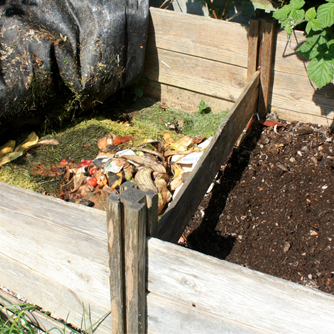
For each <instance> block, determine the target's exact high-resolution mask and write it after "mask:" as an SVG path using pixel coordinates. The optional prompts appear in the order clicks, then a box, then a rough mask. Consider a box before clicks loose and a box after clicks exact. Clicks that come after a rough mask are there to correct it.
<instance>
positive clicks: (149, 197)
mask: <svg viewBox="0 0 334 334" xmlns="http://www.w3.org/2000/svg"><path fill="white" fill-rule="evenodd" d="M145 194H146V205H147V225H146V232H147V236H150V237H155V238H156V237H157V234H158V194H157V193H156V192H155V191H153V190H151V189H149V190H147V191H146V192H145Z"/></svg>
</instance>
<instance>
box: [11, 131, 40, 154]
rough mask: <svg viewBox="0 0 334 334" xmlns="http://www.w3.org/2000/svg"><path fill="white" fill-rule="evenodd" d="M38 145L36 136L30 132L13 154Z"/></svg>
mask: <svg viewBox="0 0 334 334" xmlns="http://www.w3.org/2000/svg"><path fill="white" fill-rule="evenodd" d="M37 143H38V136H37V135H36V133H35V132H32V133H31V134H30V135H29V136H28V137H27V139H26V140H25V141H24V142H23V143H21V144H20V145H19V146H17V147H16V149H15V152H18V151H26V150H27V149H28V148H29V147H30V146H33V145H35V144H37Z"/></svg>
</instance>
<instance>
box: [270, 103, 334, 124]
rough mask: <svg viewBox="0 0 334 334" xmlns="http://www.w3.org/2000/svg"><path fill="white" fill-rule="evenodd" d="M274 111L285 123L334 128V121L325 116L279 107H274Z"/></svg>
mask: <svg viewBox="0 0 334 334" xmlns="http://www.w3.org/2000/svg"><path fill="white" fill-rule="evenodd" d="M272 111H273V112H275V113H276V114H277V116H278V117H279V118H280V119H282V120H285V121H289V122H296V121H299V122H301V123H312V124H319V125H323V126H328V127H334V119H330V118H327V117H325V116H316V115H312V114H306V113H302V112H297V111H294V110H289V109H284V108H277V107H273V108H272Z"/></svg>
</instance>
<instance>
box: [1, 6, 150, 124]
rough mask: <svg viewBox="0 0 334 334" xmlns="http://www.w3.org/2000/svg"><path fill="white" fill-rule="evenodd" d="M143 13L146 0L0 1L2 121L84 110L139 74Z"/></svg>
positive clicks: (144, 31)
mask: <svg viewBox="0 0 334 334" xmlns="http://www.w3.org/2000/svg"><path fill="white" fill-rule="evenodd" d="M148 13H149V10H148V0H127V1H124V0H0V24H1V33H0V52H1V54H0V121H1V123H2V125H1V126H2V127H3V126H4V124H5V123H6V120H13V119H20V118H33V117H35V116H41V115H42V116H43V117H44V116H45V117H47V118H59V119H61V118H62V117H64V116H66V113H68V114H69V113H71V112H73V110H75V109H76V108H77V107H80V109H81V110H84V111H85V110H89V109H90V108H92V107H94V106H95V105H96V104H98V103H100V102H103V101H104V100H105V99H106V98H107V97H109V96H111V95H112V94H113V93H115V92H116V91H117V90H118V89H120V88H123V87H125V86H127V85H129V84H131V83H133V82H135V81H136V80H138V79H139V77H140V75H141V72H142V68H143V61H144V55H145V45H146V37H147V26H148ZM4 121H5V122H4Z"/></svg>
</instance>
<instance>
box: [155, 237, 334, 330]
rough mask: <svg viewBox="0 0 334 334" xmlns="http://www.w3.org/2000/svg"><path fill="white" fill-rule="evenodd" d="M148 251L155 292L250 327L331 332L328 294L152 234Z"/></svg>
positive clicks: (332, 304)
mask: <svg viewBox="0 0 334 334" xmlns="http://www.w3.org/2000/svg"><path fill="white" fill-rule="evenodd" d="M148 251H149V253H148V259H149V277H148V279H149V280H148V282H149V283H148V289H149V291H152V292H154V293H155V294H158V295H160V296H164V297H167V298H170V299H172V300H175V301H177V302H179V303H184V304H186V305H187V306H191V305H196V310H200V311H206V312H209V313H210V314H212V313H213V314H217V315H218V314H219V315H220V316H222V317H226V318H229V319H230V320H232V321H238V322H241V323H243V324H247V325H249V326H253V328H254V330H255V329H262V330H264V331H269V332H270V333H277V334H281V333H296V334H300V333H303V334H308V333H310V334H314V333H324V334H325V333H328V334H329V333H332V332H333V328H334V317H333V309H334V296H333V295H330V294H325V293H322V292H318V291H315V290H312V289H310V288H306V287H304V286H302V285H298V284H296V283H292V282H289V281H286V280H283V279H279V278H277V277H273V276H270V275H266V274H262V273H260V272H257V271H253V270H250V269H248V268H244V267H242V266H239V265H236V264H233V263H229V262H226V261H222V260H218V259H216V258H213V257H210V256H207V255H204V254H201V253H198V252H194V251H192V250H189V249H186V248H183V247H181V246H177V245H172V244H169V243H165V242H162V241H160V240H157V239H153V238H152V239H150V241H149V249H148ZM161 263H163V265H161ZM185 308H186V306H185ZM166 313H167V312H166ZM166 316H167V315H166ZM181 332H182V331H181ZM187 332H189V333H192V331H191V330H189V331H187ZM218 332H220V333H222V332H223V331H218ZM232 333H234V332H233V331H232Z"/></svg>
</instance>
